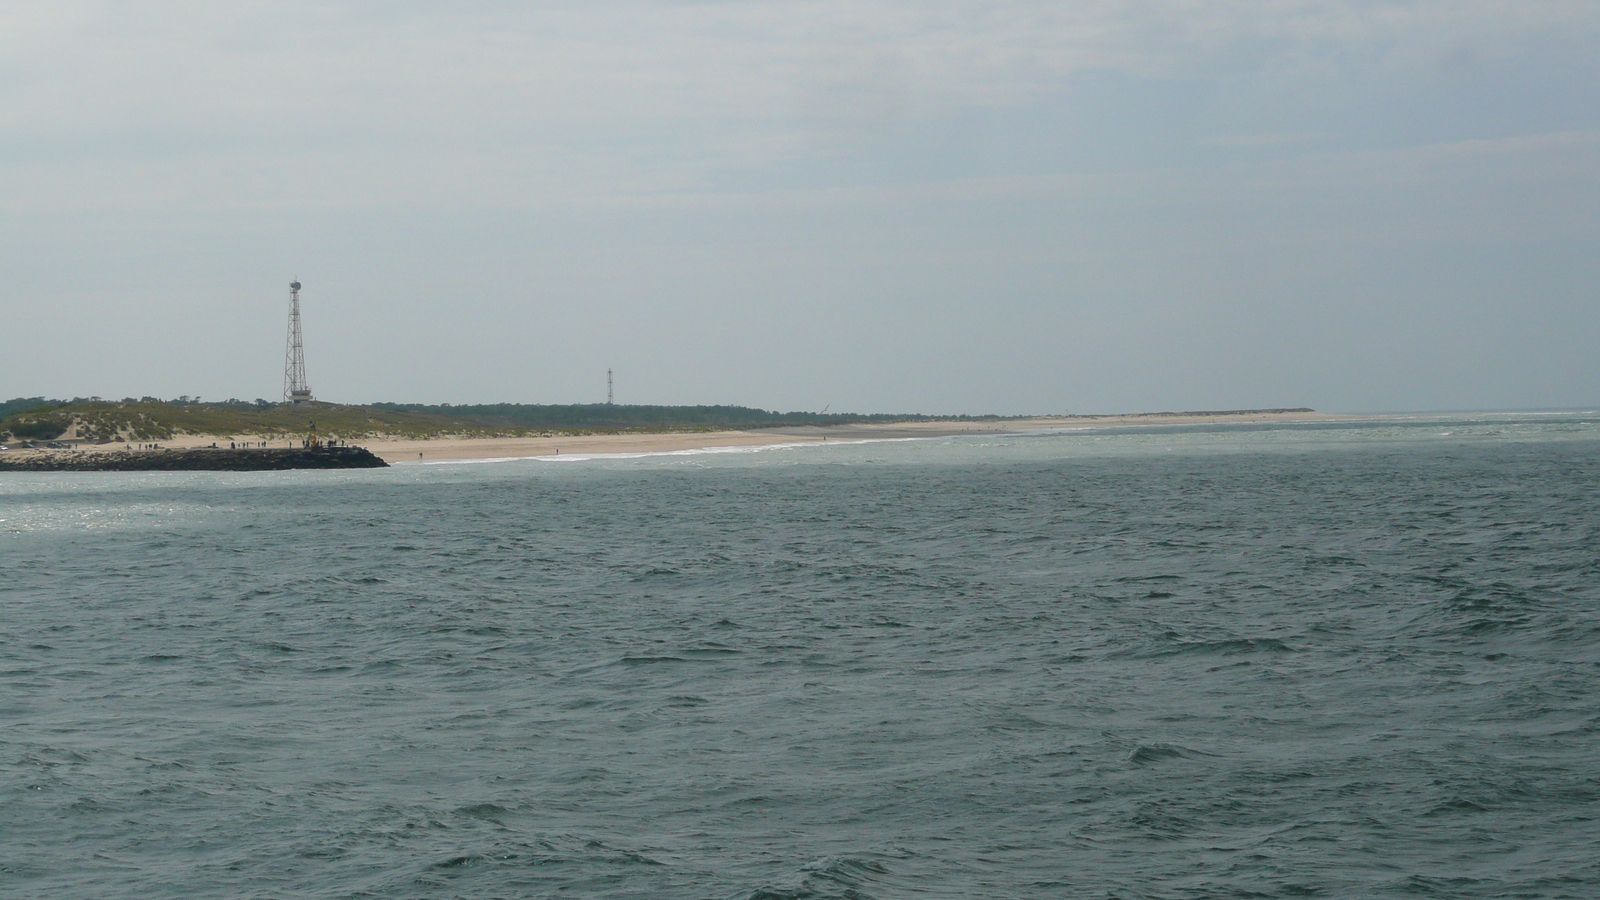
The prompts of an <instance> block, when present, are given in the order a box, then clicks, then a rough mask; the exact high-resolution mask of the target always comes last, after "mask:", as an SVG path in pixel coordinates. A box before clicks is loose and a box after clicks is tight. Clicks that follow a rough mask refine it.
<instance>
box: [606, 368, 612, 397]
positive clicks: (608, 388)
mask: <svg viewBox="0 0 1600 900" xmlns="http://www.w3.org/2000/svg"><path fill="white" fill-rule="evenodd" d="M611 397H612V394H611V370H610V369H607V370H606V405H607V406H610V405H611Z"/></svg>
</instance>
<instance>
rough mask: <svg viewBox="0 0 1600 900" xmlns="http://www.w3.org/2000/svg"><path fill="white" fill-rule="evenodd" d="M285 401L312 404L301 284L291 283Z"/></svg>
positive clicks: (285, 360) (284, 374) (285, 365)
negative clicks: (302, 317)
mask: <svg viewBox="0 0 1600 900" xmlns="http://www.w3.org/2000/svg"><path fill="white" fill-rule="evenodd" d="M283 399H284V401H285V402H288V403H295V404H300V403H310V402H311V386H310V385H308V384H306V345H305V340H304V339H303V338H302V337H301V335H300V282H299V281H291V282H289V349H288V350H287V351H286V352H285V353H284V358H283Z"/></svg>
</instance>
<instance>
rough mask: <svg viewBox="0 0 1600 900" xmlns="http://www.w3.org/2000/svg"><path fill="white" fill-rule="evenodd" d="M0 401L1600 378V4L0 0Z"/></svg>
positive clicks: (1122, 394)
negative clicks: (301, 322) (290, 341)
mask: <svg viewBox="0 0 1600 900" xmlns="http://www.w3.org/2000/svg"><path fill="white" fill-rule="evenodd" d="M0 48H3V53H0V134H3V135H4V141H3V142H0V233H3V236H4V247H5V250H4V251H3V252H4V254H5V267H4V274H5V278H4V286H3V287H0V315H3V316H4V322H5V323H6V327H5V329H4V332H5V334H6V335H7V340H6V341H5V342H4V343H5V348H4V351H3V352H0V399H4V398H6V397H11V396H31V395H34V394H44V395H47V396H64V397H65V396H77V395H81V396H90V395H101V396H106V397H121V396H141V395H145V394H154V395H158V396H168V397H170V396H176V395H178V394H190V395H199V396H202V397H205V398H207V399H221V398H226V397H240V398H245V399H251V398H255V397H267V398H276V397H278V396H279V395H280V393H281V391H282V356H283V334H284V314H285V312H286V309H287V300H288V295H287V283H288V281H289V280H290V279H291V278H292V277H299V278H300V279H301V280H302V281H303V282H304V283H305V291H304V292H303V295H302V296H303V302H304V304H305V331H306V346H307V361H308V371H309V376H310V381H311V384H312V386H313V388H314V389H315V390H316V393H317V395H318V396H319V398H321V399H328V400H334V401H344V402H364V401H373V400H409V401H424V402H441V401H442V402H453V403H473V402H500V401H506V402H525V403H561V402H592V401H598V400H603V399H604V396H605V371H606V369H607V368H611V369H614V370H615V371H616V381H617V399H618V402H637V403H736V404H744V405H751V406H760V407H763V408H777V409H785V410H788V409H821V408H822V407H824V406H829V407H831V408H832V409H833V410H836V411H837V410H857V411H907V412H929V413H962V412H966V413H979V412H999V413H1052V412H1113V411H1135V410H1153V409H1177V408H1186V409H1195V408H1237V407H1261V406H1283V405H1309V406H1313V407H1316V408H1318V409H1325V410H1343V411H1356V410H1401V409H1464V408H1477V409H1482V408H1512V407H1558V406H1590V405H1594V404H1597V403H1600V362H1597V360H1600V354H1597V353H1595V351H1594V347H1595V346H1596V344H1597V341H1600V311H1597V309H1600V305H1597V304H1596V302H1595V301H1596V299H1597V294H1600V291H1597V288H1600V254H1597V253H1596V252H1595V247H1596V245H1597V238H1600V217H1597V211H1600V105H1597V104H1596V103H1595V102H1594V98H1595V97H1596V96H1600V7H1596V6H1595V5H1594V4H1593V3H1592V2H1568V0H1550V2H1541V3H1537V4H1526V3H1510V2H1482V0H1412V2H1368V0H1359V2H1357V0H1353V2H1336V0H1325V2H1318V0H1231V2H1230V0H1218V2H1206V3H1199V2H1192V0H1156V2H1141V3H1134V2H1112V0H1100V2H1096V0H1089V2H1081V3H1074V4H1062V3H1059V2H1043V0H1012V2H968V3H939V2H933V3H905V2H873V0H853V2H842V0H841V2H835V0H816V2H808V0H800V2H784V3H777V2H763V0H708V2H683V0H669V2H642V0H640V2H632V0H625V2H614V3H546V4H538V5H533V4H522V3H502V2H464V3H450V4H444V3H430V2H407V3H394V2H390V3H376V2H367V3H360V2H353V3H326V4H302V3H240V4H227V5H222V6H218V5H214V4H203V3H168V4H160V5H159V6H157V7H154V8H143V7H130V6H127V5H125V4H115V3H109V2H107V3H64V4H52V5H39V4H24V3H19V2H5V3H0Z"/></svg>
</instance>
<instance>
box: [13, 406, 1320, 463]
mask: <svg viewBox="0 0 1600 900" xmlns="http://www.w3.org/2000/svg"><path fill="white" fill-rule="evenodd" d="M1341 418H1348V417H1347V416H1341V415H1337V414H1332V413H1318V412H1312V411H1309V410H1292V411H1276V410H1270V411H1260V410H1245V411H1236V412H1199V413H1133V414H1125V415H1104V416H1096V415H1082V416H1034V417H1027V418H1014V419H1013V418H1004V419H1000V418H995V419H986V418H974V419H938V420H929V421H915V422H894V423H886V424H872V423H862V424H855V425H803V426H785V427H778V428H764V429H749V430H721V431H661V432H631V431H630V432H612V433H594V434H544V435H532V436H505V437H479V436H467V435H450V434H445V435H438V436H434V437H427V438H414V437H398V436H386V435H375V436H371V437H367V438H351V439H348V441H347V443H349V444H351V445H356V446H360V447H364V448H366V449H367V450H369V451H371V452H372V453H373V454H375V455H376V456H378V457H379V458H380V459H382V460H383V461H384V462H387V463H390V464H393V465H404V464H407V463H412V464H415V463H428V462H447V461H453V460H463V461H470V460H491V459H523V458H532V457H555V456H564V455H584V456H593V455H631V454H641V453H672V452H682V451H689V450H710V449H719V448H730V449H734V448H738V449H755V448H761V447H776V446H784V445H795V444H809V443H823V442H826V441H872V440H908V439H931V438H943V437H957V436H963V435H965V436H978V435H1005V434H1028V433H1037V432H1049V431H1071V430H1079V429H1097V428H1118V427H1140V426H1142V427H1157V426H1172V425H1196V424H1207V425H1234V424H1268V423H1295V422H1317V421H1329V420H1335V419H1341ZM330 437H338V436H337V435H330ZM299 445H300V441H298V440H292V439H288V438H285V437H284V436H283V435H251V434H245V435H214V434H186V435H177V436H174V437H172V438H169V439H166V440H161V441H159V442H154V443H152V444H149V445H139V446H135V447H131V448H129V449H131V450H133V452H135V453H138V452H140V450H141V448H144V447H148V448H149V449H146V450H144V452H150V453H160V452H163V451H180V450H192V449H197V448H209V447H216V448H218V449H233V448H235V447H237V448H238V449H241V450H243V449H246V448H252V447H262V448H289V447H297V446H299ZM123 446H124V445H122V444H118V443H112V444H105V445H93V444H84V445H78V446H76V447H74V448H72V449H22V448H13V449H11V450H9V451H7V456H13V455H29V456H32V455H49V454H96V453H99V454H105V453H110V452H122V451H123Z"/></svg>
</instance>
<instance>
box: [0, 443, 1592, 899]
mask: <svg viewBox="0 0 1600 900" xmlns="http://www.w3.org/2000/svg"><path fill="white" fill-rule="evenodd" d="M0 626H3V627H0V894H3V895H4V896H6V897H15V898H62V897H93V898H209V897H216V898H224V897H225V898H249V897H260V898H286V897H316V898H446V897H461V898H488V897H553V896H560V897H616V898H748V900H755V898H766V900H779V898H785V900H789V898H794V900H798V898H856V900H889V898H912V897H994V898H1058V897H1090V898H1107V897H1118V898H1135V897H1154V898H1180V897H1181V898H1189V897H1193V898H1202V897H1204V898H1209V897H1285V896H1317V897H1412V896H1429V897H1539V898H1547V897H1552V898H1553V897H1573V898H1593V897H1596V896H1600V821H1597V817H1600V689H1597V679H1600V415H1596V414H1573V413H1569V414H1548V415H1527V414H1524V415H1499V416H1458V417H1438V416H1434V417H1413V418H1385V419H1372V420H1360V421H1340V422H1333V423H1323V424H1305V425H1296V426H1290V427H1270V428H1264V427H1211V428H1147V429H1122V430H1108V431H1107V430H1102V431H1070V430H1069V431H1064V432H1060V433H1054V434H1032V435H1020V436H1007V437H993V436H987V437H965V438H964V437H955V438H943V439H935V440H920V441H899V442H887V441H886V442H872V443H855V444H848V443H838V444H836V443H834V442H831V441H830V442H828V443H827V444H826V445H808V446H803V447H786V448H777V449H770V450H763V451H746V452H738V453H733V452H727V453H712V452H700V453H682V454H663V455H656V456H644V457H633V458H606V457H589V458H568V457H565V456H564V457H561V458H560V459H559V460H554V459H545V460H521V461H512V462H498V463H492V464H455V465H408V466H397V467H395V468H392V469H388V470H377V471H358V472H271V473H267V472H263V473H248V474H212V473H170V474H167V473H105V474H59V475H44V474H29V475H7V476H3V477H0Z"/></svg>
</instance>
